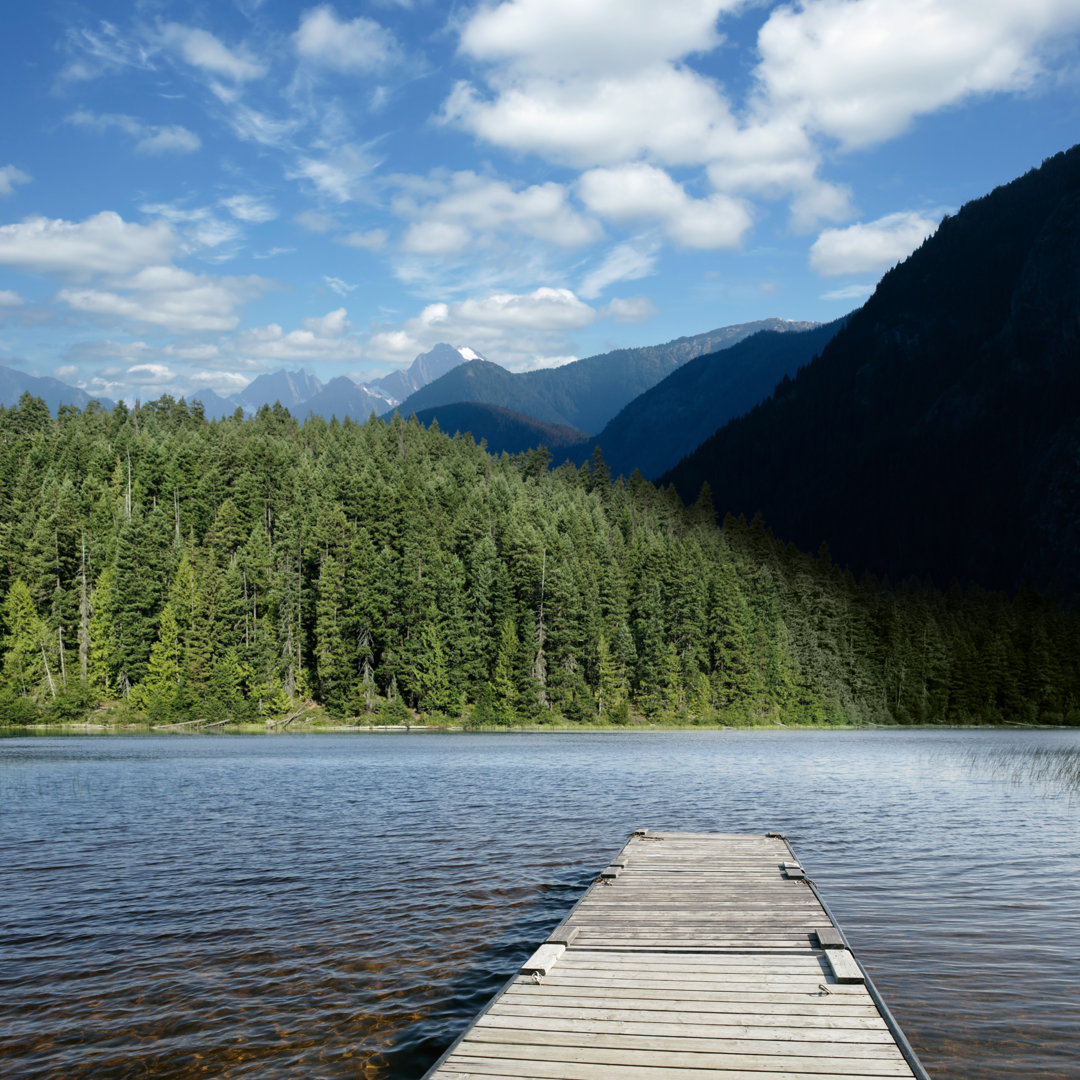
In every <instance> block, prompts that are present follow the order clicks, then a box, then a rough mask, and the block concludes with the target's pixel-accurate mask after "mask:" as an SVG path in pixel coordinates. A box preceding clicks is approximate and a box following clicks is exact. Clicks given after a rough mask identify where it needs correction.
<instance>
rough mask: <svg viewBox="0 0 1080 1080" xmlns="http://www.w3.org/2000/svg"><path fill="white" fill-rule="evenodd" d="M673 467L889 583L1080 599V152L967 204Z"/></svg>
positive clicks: (679, 477)
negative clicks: (820, 345)
mask: <svg viewBox="0 0 1080 1080" xmlns="http://www.w3.org/2000/svg"><path fill="white" fill-rule="evenodd" d="M668 475H669V478H670V479H671V481H672V482H673V483H674V484H675V485H676V487H677V488H678V490H679V491H680V492H681V493H682V494H683V496H684V497H691V498H692V497H693V495H694V494H695V493H696V492H697V491H698V489H699V488H700V486H701V484H702V482H703V481H706V480H707V481H708V482H709V483H710V484H711V485H712V487H713V494H714V498H715V500H716V503H717V506H718V507H720V508H721V509H722V510H729V511H732V512H735V513H746V514H753V513H754V512H756V511H760V512H761V513H763V514H764V516H765V518H766V520H767V521H768V522H769V524H770V526H772V528H774V529H775V530H776V532H777V533H778V534H779V535H782V536H784V537H787V538H790V539H791V540H793V541H794V542H795V543H797V544H799V545H801V546H803V547H808V548H816V546H817V545H818V544H819V543H820V542H821V541H823V540H826V541H828V543H829V545H830V547H831V549H832V551H833V555H834V557H835V558H836V559H837V561H838V562H842V563H844V564H846V565H850V566H852V567H855V568H857V569H866V570H870V571H872V572H875V573H878V574H888V575H890V576H892V577H894V578H904V577H908V576H911V575H924V574H930V575H932V576H933V578H935V579H936V580H937V581H938V582H939V583H941V584H942V585H948V583H949V582H950V580H952V579H954V578H956V579H959V580H961V581H973V582H978V583H980V584H982V585H984V586H989V587H1007V588H1011V587H1014V586H1015V585H1016V584H1017V582H1019V581H1021V580H1026V581H1030V582H1033V583H1035V584H1036V585H1038V586H1039V587H1041V588H1044V589H1059V590H1062V591H1063V592H1064V593H1066V594H1069V595H1075V594H1076V593H1077V590H1078V589H1080V148H1073V149H1072V150H1070V151H1068V152H1067V153H1062V154H1058V155H1056V156H1055V157H1053V158H1051V159H1049V160H1048V161H1046V162H1045V163H1044V164H1043V165H1042V167H1041V168H1039V169H1037V170H1033V171H1032V172H1029V173H1028V174H1027V175H1025V176H1023V177H1021V178H1020V179H1018V180H1015V181H1013V182H1012V183H1010V184H1008V185H1006V186H1004V187H1001V188H998V189H997V190H995V191H994V192H992V193H991V194H989V195H987V196H985V197H984V198H981V199H977V200H975V201H974V202H971V203H968V204H967V205H966V206H964V207H963V208H962V209H961V210H960V211H959V213H957V214H956V215H955V216H954V217H949V218H946V219H945V220H944V221H943V222H942V224H941V226H940V228H939V229H938V231H937V233H936V234H935V235H934V236H933V237H931V238H930V239H928V240H927V241H926V242H925V243H924V244H923V245H922V247H920V248H919V250H917V251H916V252H915V253H914V254H913V255H911V256H910V258H908V259H907V260H906V261H905V262H904V263H902V264H901V265H899V266H897V267H895V268H894V269H893V270H891V271H889V273H887V274H886V275H885V277H884V278H883V279H882V281H881V283H880V284H879V285H878V288H877V291H876V292H875V293H874V295H873V296H872V297H871V298H870V300H868V301H867V303H866V304H865V305H864V307H862V308H861V309H860V310H859V311H857V312H856V313H854V314H853V315H852V316H851V317H850V319H849V321H848V323H847V325H846V326H845V327H844V329H843V330H841V331H840V332H839V333H838V334H837V335H836V337H835V338H834V339H833V341H832V342H831V343H830V344H829V345H828V346H827V347H826V348H825V350H824V351H823V353H822V355H821V358H820V359H819V360H818V361H817V362H815V363H814V364H811V365H810V366H809V367H808V368H806V369H805V370H803V371H801V372H800V373H799V374H798V376H797V377H796V378H794V379H792V380H789V381H785V382H784V383H783V384H782V385H781V386H779V387H778V388H777V389H776V392H775V393H774V394H773V395H772V397H771V399H770V400H769V401H767V402H765V403H764V404H762V405H761V406H760V407H758V408H756V409H754V410H753V411H752V412H751V413H750V414H749V415H747V416H746V417H744V418H742V419H740V420H736V421H733V422H732V423H730V424H728V425H727V426H726V427H725V428H723V429H722V430H721V431H719V432H717V433H716V434H715V435H714V436H713V437H712V438H710V439H709V440H708V442H706V443H705V444H704V445H703V446H702V447H701V448H700V449H699V450H698V451H696V452H695V453H694V454H692V455H690V456H689V457H688V458H687V459H686V460H684V461H683V462H681V463H680V464H679V465H678V466H677V467H675V468H674V469H673V470H672V471H671V472H670V474H668Z"/></svg>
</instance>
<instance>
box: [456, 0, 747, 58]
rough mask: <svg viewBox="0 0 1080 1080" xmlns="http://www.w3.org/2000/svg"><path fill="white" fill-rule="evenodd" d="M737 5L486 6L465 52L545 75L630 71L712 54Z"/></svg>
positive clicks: (581, 0)
mask: <svg viewBox="0 0 1080 1080" xmlns="http://www.w3.org/2000/svg"><path fill="white" fill-rule="evenodd" d="M737 6H739V0H664V2H663V3H657V2H656V0H588V2H586V0H509V2H506V3H502V4H498V5H495V6H486V7H481V8H480V9H479V10H478V11H477V12H476V14H474V15H473V16H472V18H471V19H470V20H469V21H468V23H467V24H466V25H465V27H464V29H463V31H462V34H461V49H462V51H463V52H464V53H466V54H468V55H469V56H471V57H473V58H474V59H476V60H486V61H491V62H495V63H504V64H505V63H512V64H514V65H516V66H517V67H519V68H524V69H526V70H531V71H537V72H540V73H543V74H544V75H552V74H568V73H573V72H581V71H602V72H605V73H610V72H613V71H614V72H617V73H622V74H626V73H631V72H634V71H636V70H638V69H639V68H641V67H644V66H647V65H649V64H653V63H656V62H658V61H664V60H675V59H678V58H679V57H681V56H685V55H686V54H688V53H693V52H701V51H705V50H708V49H712V48H714V47H715V46H716V45H717V44H718V43H719V40H720V39H719V36H718V35H717V33H716V20H717V17H718V16H719V15H720V13H721V12H722V11H724V10H730V9H732V8H735V7H737Z"/></svg>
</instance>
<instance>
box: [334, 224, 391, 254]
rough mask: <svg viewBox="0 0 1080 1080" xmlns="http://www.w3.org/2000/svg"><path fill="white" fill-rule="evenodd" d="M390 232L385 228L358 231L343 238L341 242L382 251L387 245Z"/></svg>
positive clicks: (355, 246)
mask: <svg viewBox="0 0 1080 1080" xmlns="http://www.w3.org/2000/svg"><path fill="white" fill-rule="evenodd" d="M389 239H390V234H389V233H388V232H387V231H386V230H385V229H368V230H366V231H364V232H360V231H356V232H351V233H349V235H348V236H343V237H342V238H341V243H343V244H345V245H346V247H354V248H361V249H362V250H364V251H382V249H383V248H384V247H386V242H387V240H389Z"/></svg>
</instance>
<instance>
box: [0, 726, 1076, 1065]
mask: <svg viewBox="0 0 1080 1080" xmlns="http://www.w3.org/2000/svg"><path fill="white" fill-rule="evenodd" d="M1078 776H1080V732H1076V731H1018V730H1015V729H1013V730H1009V731H891V730H879V731H835V732H831V731H796V730H780V729H776V730H773V731H708V732H656V733H635V732H627V733H617V734H601V733H596V734H589V733H581V734H577V733H574V734H535V735H534V734H506V735H470V734H457V735H455V734H419V733H413V734H340V735H311V736H303V735H280V736H249V737H245V736H227V735H219V736H213V735H203V736H179V735H173V736H131V737H125V736H109V737H105V736H100V737H93V736H86V737H75V736H69V737H47V736H36V737H15V738H5V739H0V1031H2V1032H3V1037H2V1040H0V1045H2V1047H3V1049H2V1051H0V1053H2V1055H3V1057H2V1058H0V1072H3V1073H5V1074H6V1075H11V1076H18V1077H20V1078H33V1077H60V1076H62V1077H65V1078H80V1077H109V1078H111V1077H116V1078H119V1077H247V1076H250V1077H259V1078H263V1080H276V1078H281V1077H305V1078H312V1077H316V1078H324V1077H325V1078H337V1077H357V1076H362V1077H368V1078H373V1080H411V1078H416V1077H419V1076H421V1075H422V1074H423V1072H424V1071H425V1069H426V1068H427V1067H428V1065H429V1064H430V1063H431V1062H432V1061H434V1059H435V1058H436V1057H437V1056H438V1054H439V1053H440V1052H441V1051H442V1050H443V1049H444V1048H445V1046H446V1045H447V1044H448V1043H449V1042H450V1041H452V1039H453V1038H454V1037H455V1036H456V1035H457V1034H458V1033H459V1031H460V1030H461V1029H462V1028H463V1027H464V1026H465V1025H466V1024H467V1022H468V1021H469V1019H470V1018H471V1017H472V1016H473V1014H474V1013H475V1012H476V1011H477V1010H478V1009H479V1008H480V1007H481V1006H482V1005H483V1004H484V1003H485V1001H486V1000H487V999H488V998H489V997H490V996H491V995H492V994H493V993H494V992H495V991H496V990H497V989H498V988H499V986H501V984H502V983H503V982H504V981H505V980H506V978H507V977H508V976H509V975H510V974H511V973H512V972H513V971H514V970H515V969H516V967H517V965H518V964H519V963H520V962H521V960H523V959H524V958H525V956H527V955H528V954H529V953H530V952H531V951H532V948H533V947H534V945H535V944H536V943H538V942H539V941H540V940H541V939H542V938H543V937H544V936H546V934H547V933H548V932H549V930H551V929H552V928H553V927H554V926H555V925H556V924H557V923H558V922H559V921H560V919H561V917H562V915H563V914H564V913H565V912H566V911H567V909H568V908H569V907H570V906H571V905H572V904H573V903H574V902H575V901H576V900H577V899H578V898H579V897H580V896H581V894H582V893H583V891H584V890H585V888H586V887H587V886H588V885H589V883H590V882H591V881H592V879H593V878H594V877H595V875H596V874H597V873H598V872H599V871H600V870H601V869H602V868H603V867H604V866H605V865H606V864H607V860H608V858H609V857H610V856H611V855H613V854H614V853H615V852H616V851H617V850H618V849H619V848H620V847H621V846H622V845H623V843H624V842H625V840H626V837H627V834H628V833H629V832H630V831H631V830H633V829H634V828H636V827H639V826H641V827H651V828H656V829H671V830H691V831H724V832H742V831H746V832H766V831H780V832H783V833H784V834H785V835H786V836H787V837H788V839H789V841H790V842H791V844H792V846H793V847H794V849H795V851H796V853H797V855H798V856H799V857H800V859H801V861H802V863H803V865H804V866H805V867H806V868H807V871H808V873H809V874H810V875H811V876H812V877H813V878H814V880H815V881H816V882H817V884H818V886H819V888H820V889H821V891H822V894H823V895H824V897H825V899H826V901H827V902H828V903H829V905H830V907H831V908H832V910H833V912H834V914H835V915H836V917H837V919H838V920H839V921H840V922H841V924H842V925H843V927H844V929H845V931H846V932H847V934H848V936H849V938H850V939H851V940H852V943H853V945H854V947H855V948H856V950H857V952H858V954H859V956H860V958H861V959H862V960H863V962H864V963H865V964H866V966H867V967H868V969H869V970H870V972H871V974H872V976H873V978H874V981H875V982H876V983H877V986H878V988H879V989H880V990H881V992H882V994H883V996H884V998H885V1000H886V1001H887V1002H888V1004H889V1006H890V1008H891V1009H892V1011H893V1013H894V1014H895V1015H896V1017H897V1019H898V1020H899V1022H900V1024H901V1025H902V1027H903V1028H904V1030H905V1032H906V1034H907V1035H908V1037H909V1039H910V1041H911V1042H912V1044H913V1045H914V1047H915V1049H916V1050H917V1052H918V1053H919V1055H920V1057H921V1058H922V1061H923V1064H924V1065H925V1066H926V1067H927V1069H928V1070H929V1072H930V1073H931V1075H932V1076H933V1077H934V1078H935V1080H961V1078H963V1080H1005V1078H1009V1080H1015V1078H1017V1077H1025V1078H1028V1080H1036V1078H1039V1080H1045V1078H1050V1077H1074V1078H1075V1077H1076V1076H1078V1075H1080V841H1078V826H1080V779H1078Z"/></svg>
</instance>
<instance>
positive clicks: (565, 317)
mask: <svg viewBox="0 0 1080 1080" xmlns="http://www.w3.org/2000/svg"><path fill="white" fill-rule="evenodd" d="M598 317H599V313H598V312H597V311H596V310H595V309H594V308H592V307H590V306H589V305H588V304H586V303H583V302H582V301H581V300H580V299H579V298H578V297H577V296H576V295H575V294H574V293H573V292H572V291H571V290H569V289H557V288H550V287H543V288H539V289H534V290H533V291H532V292H529V293H494V294H489V295H486V296H479V297H471V298H468V299H466V300H462V301H458V302H455V303H445V302H439V303H434V304H428V305H427V306H426V307H425V308H424V309H423V311H421V313H420V314H419V315H418V316H416V317H415V318H412V319H407V320H406V321H405V322H404V323H402V324H401V325H400V326H396V327H387V328H385V329H382V330H378V331H377V332H375V333H373V334H372V335H371V337H370V339H369V340H368V343H367V355H368V357H369V358H370V359H372V360H375V361H379V362H389V363H399V364H400V363H404V362H407V361H410V360H412V359H413V358H414V357H415V356H416V355H417V354H418V353H421V352H423V351H424V350H426V349H430V348H431V347H432V345H434V344H436V343H437V342H440V341H453V342H455V343H457V344H459V345H469V346H471V347H472V348H474V349H476V350H477V351H479V352H480V353H482V354H483V355H484V356H487V357H489V358H490V359H492V360H494V361H495V362H496V363H499V364H502V365H503V366H504V367H507V368H510V369H511V370H515V371H520V370H525V369H526V368H528V367H530V366H531V365H533V364H535V363H537V361H538V359H540V358H543V357H551V356H556V355H558V356H566V355H568V354H569V350H568V349H566V348H565V340H564V335H565V334H566V333H567V332H569V331H573V330H579V329H582V328H584V327H586V326H589V325H590V324H591V323H593V322H594V321H595V320H596V319H597V318H598ZM560 345H561V346H562V347H560Z"/></svg>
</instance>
